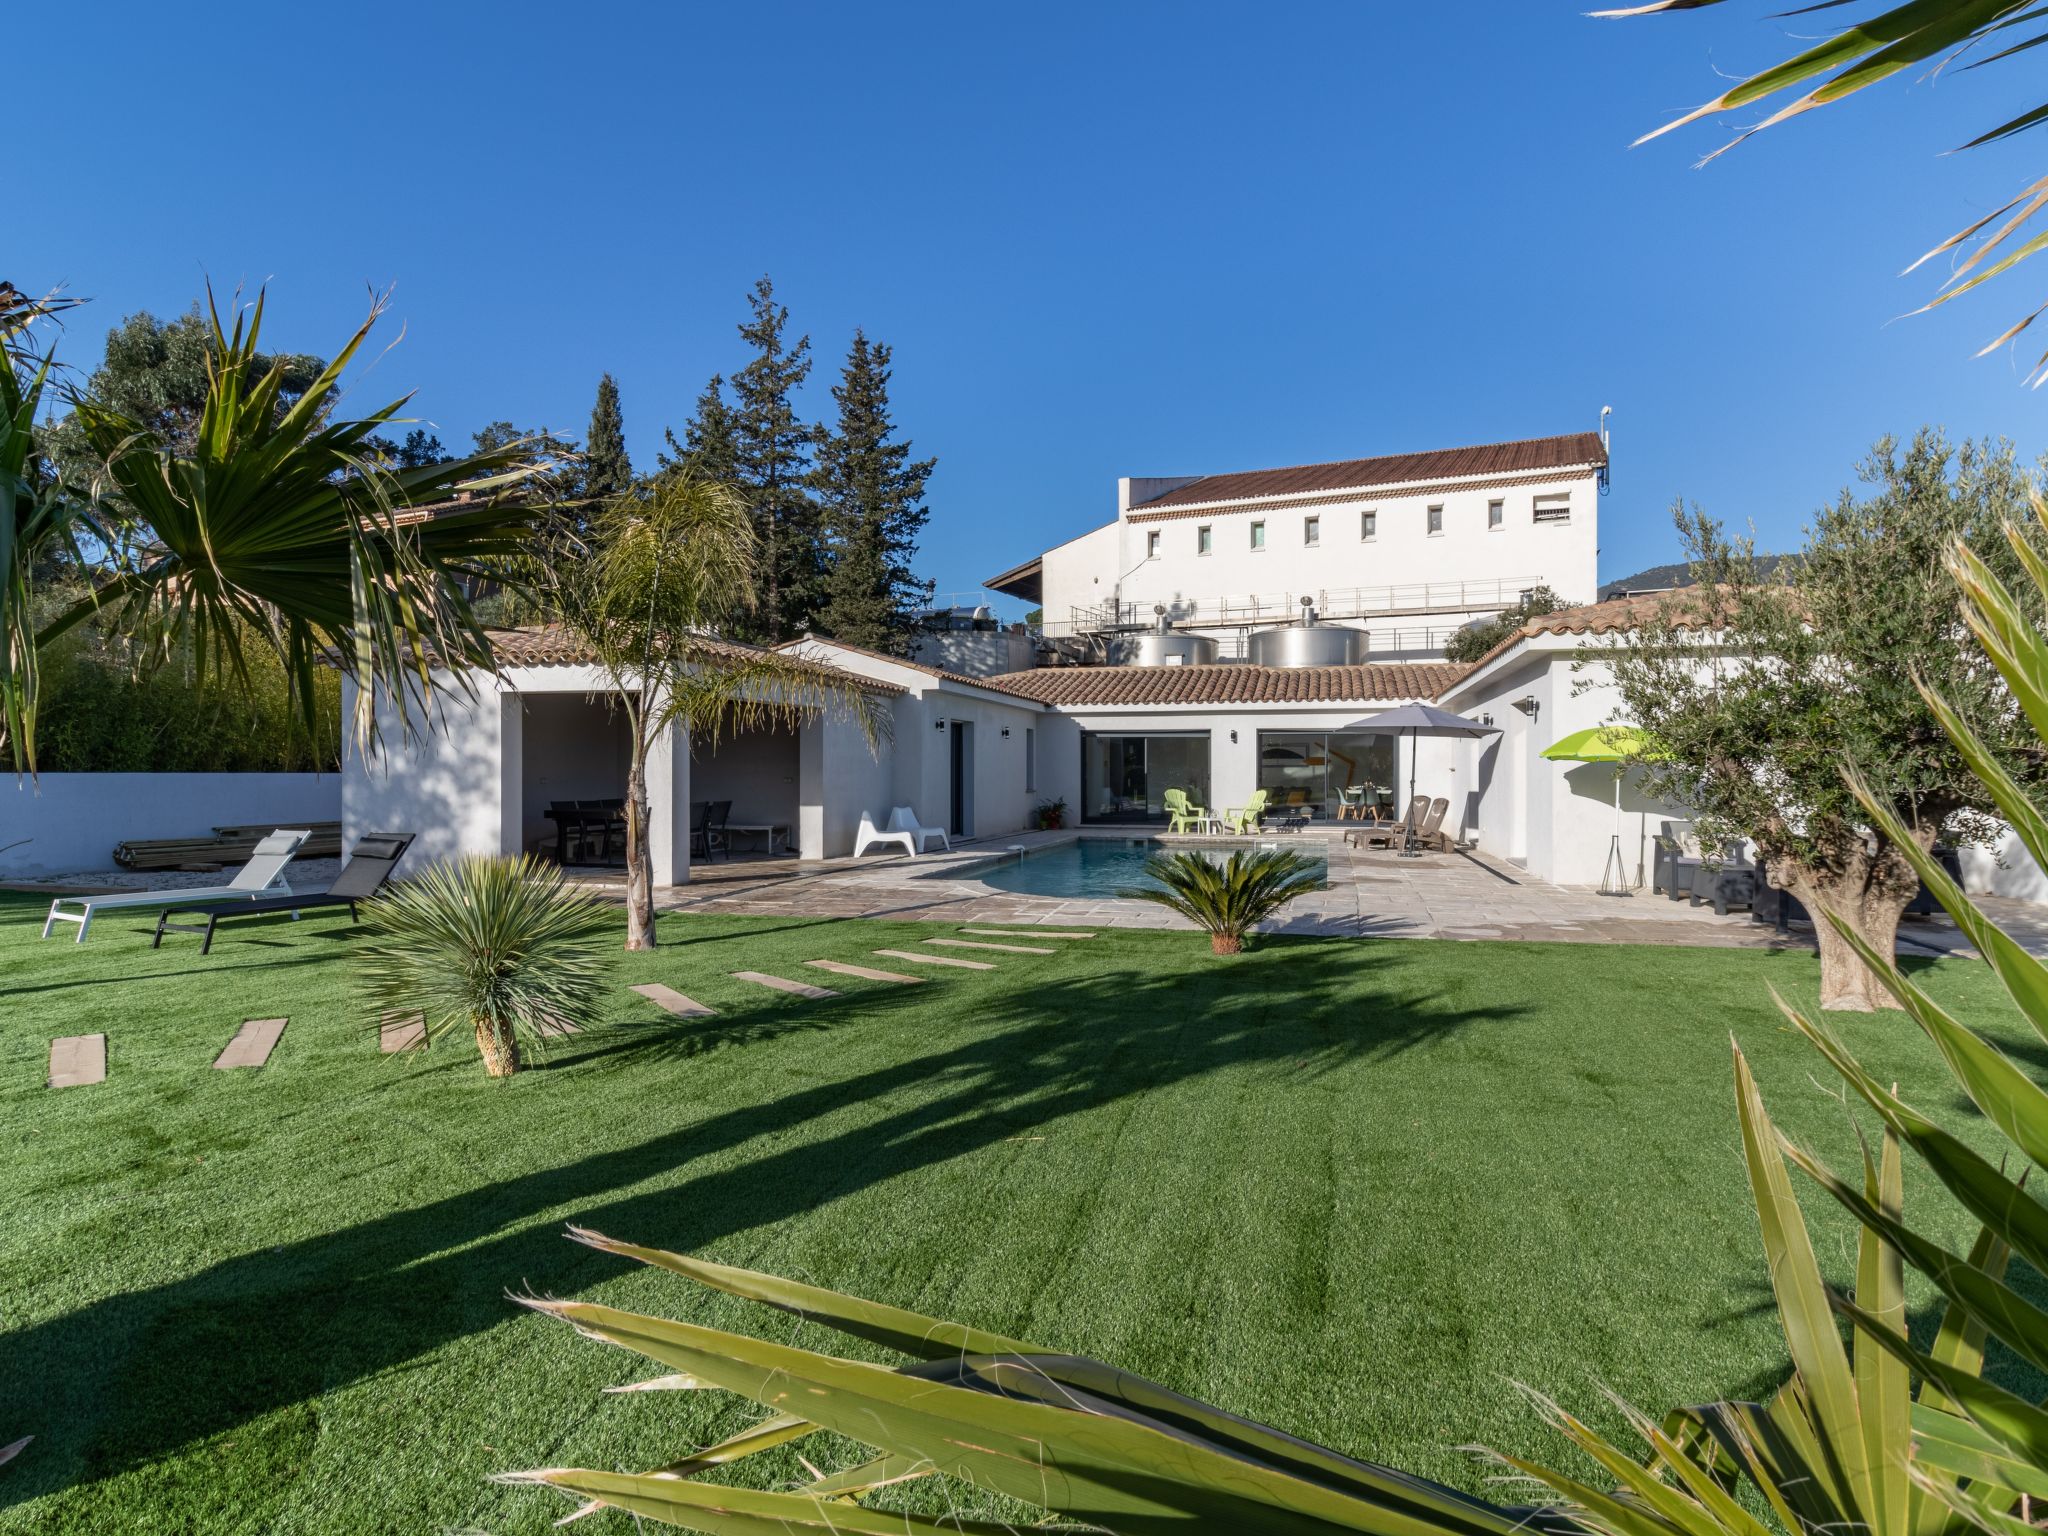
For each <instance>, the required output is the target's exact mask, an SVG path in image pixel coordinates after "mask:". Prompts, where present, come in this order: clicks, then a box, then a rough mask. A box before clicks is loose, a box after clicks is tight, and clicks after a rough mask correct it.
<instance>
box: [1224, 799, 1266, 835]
mask: <svg viewBox="0 0 2048 1536" xmlns="http://www.w3.org/2000/svg"><path fill="white" fill-rule="evenodd" d="M1265 814H1266V791H1264V790H1263V789H1255V790H1253V791H1252V797H1251V798H1250V799H1249V800H1247V801H1245V803H1244V808H1243V809H1242V810H1240V811H1239V812H1238V813H1237V819H1236V820H1234V821H1233V822H1231V824H1230V829H1231V831H1233V832H1237V833H1246V832H1256V831H1257V830H1258V828H1259V818H1261V817H1262V816H1264V815H1265Z"/></svg>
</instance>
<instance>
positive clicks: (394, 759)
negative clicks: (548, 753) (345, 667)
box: [341, 678, 521, 874]
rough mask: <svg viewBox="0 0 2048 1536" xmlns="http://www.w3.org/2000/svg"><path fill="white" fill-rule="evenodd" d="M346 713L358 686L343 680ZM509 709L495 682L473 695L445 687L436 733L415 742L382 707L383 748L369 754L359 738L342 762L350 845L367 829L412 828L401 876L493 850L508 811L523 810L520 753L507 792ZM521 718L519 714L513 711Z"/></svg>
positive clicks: (345, 837) (344, 828)
mask: <svg viewBox="0 0 2048 1536" xmlns="http://www.w3.org/2000/svg"><path fill="white" fill-rule="evenodd" d="M341 688H342V698H341V709H342V718H343V719H344V720H345V719H347V718H348V717H349V714H350V712H351V711H352V710H353V709H354V708H355V685H354V684H353V683H351V682H350V681H348V680H347V679H346V678H344V679H343V680H342V685H341ZM508 713H510V711H508V710H507V708H506V701H505V699H504V697H503V696H502V695H501V694H500V693H499V692H498V690H497V689H496V687H495V686H494V685H492V684H491V683H490V682H488V681H486V682H483V683H480V684H479V685H478V691H477V696H476V697H475V698H473V699H472V698H467V697H465V696H464V695H463V694H462V692H461V691H460V690H459V689H453V688H447V689H443V690H442V691H441V692H440V694H439V695H438V698H437V715H436V718H435V722H434V729H433V730H432V731H430V732H427V733H426V734H424V735H422V736H419V737H416V738H415V739H414V740H413V741H412V742H410V743H405V742H403V741H402V740H401V737H400V734H399V729H398V722H397V720H396V718H395V716H393V715H392V714H391V712H390V710H389V708H388V706H387V707H386V708H384V709H383V710H381V711H380V718H379V722H378V723H379V726H380V728H381V729H382V731H383V740H384V745H383V747H382V748H380V749H379V750H378V751H377V752H375V753H374V754H373V756H372V757H371V758H369V759H367V760H366V759H365V757H364V756H363V754H362V753H361V752H360V751H358V750H357V748H356V746H355V744H354V743H353V742H347V743H345V746H344V751H343V756H342V765H341V835H342V844H343V846H344V847H345V848H352V847H354V846H355V842H356V839H357V838H359V837H361V836H362V835H363V834H364V833H366V832H411V833H413V834H415V836H416V839H417V840H416V841H415V842H414V843H413V845H412V847H411V848H410V849H409V850H408V851H407V853H406V856H405V862H404V863H403V864H401V865H400V866H399V872H400V873H401V874H410V873H414V872H416V871H418V870H420V869H422V868H424V867H425V866H426V865H428V864H435V863H439V862H441V861H442V860H445V859H452V858H458V857H460V856H462V855H464V854H485V855H488V854H495V853H498V852H500V851H502V845H503V842H504V838H505V822H506V815H505V808H506V805H507V803H508V798H509V804H510V806H511V807H512V812H511V814H512V817H513V818H514V820H515V822H516V818H517V817H518V816H519V814H520V809H519V808H520V805H521V798H520V789H519V775H518V767H517V764H518V754H517V753H516V752H515V753H514V754H513V759H512V764H513V766H512V773H511V780H512V782H511V784H510V786H509V787H510V790H511V794H510V796H509V797H508V796H507V794H506V790H507V787H508V786H507V785H506V784H505V782H504V780H505V777H506V775H505V774H504V772H503V769H504V766H505V765H504V763H503V761H502V751H503V747H504V741H505V730H504V722H505V717H506V715H507V714H508ZM515 718H516V716H515Z"/></svg>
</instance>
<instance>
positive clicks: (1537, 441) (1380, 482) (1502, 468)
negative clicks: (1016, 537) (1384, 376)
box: [1131, 432, 1607, 514]
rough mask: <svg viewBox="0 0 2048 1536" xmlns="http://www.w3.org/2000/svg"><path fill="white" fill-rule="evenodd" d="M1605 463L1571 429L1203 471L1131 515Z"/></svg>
mask: <svg viewBox="0 0 2048 1536" xmlns="http://www.w3.org/2000/svg"><path fill="white" fill-rule="evenodd" d="M1606 462H1607V449H1606V446H1605V445H1604V444H1602V443H1601V441H1600V435H1599V434H1598V433H1597V432H1572V433H1567V434H1566V435H1564V436H1562V437H1531V438H1524V439H1522V440H1521V441H1519V442H1513V443H1481V444H1478V445H1476V446H1474V447H1470V448H1438V449H1433V450H1431V451H1429V452H1426V453H1391V454H1384V455H1382V456H1380V457H1378V458H1372V459H1340V460H1337V461H1335V462H1333V463H1329V464H1298V465H1295V466H1293V467H1292V468H1288V469H1254V470H1247V471H1244V472H1242V473H1239V474H1224V475H1204V476H1203V477H1202V478H1201V479H1199V480H1196V481H1193V482H1192V483H1190V484H1187V485H1183V486H1181V487H1179V488H1178V489H1176V490H1171V491H1168V492H1167V493H1166V494H1165V495H1163V496H1155V497H1153V498H1152V499H1151V500H1150V501H1147V502H1144V503H1141V504H1140V505H1138V506H1136V507H1133V508H1132V509H1131V511H1132V512H1133V514H1137V513H1141V512H1159V511H1164V510H1166V509H1167V508H1170V507H1188V506H1204V505H1207V504H1209V503H1211V502H1219V501H1248V500H1252V499H1254V498H1257V497H1261V496H1297V495H1305V494H1307V493H1309V492H1313V491H1354V490H1356V491H1363V490H1371V489H1373V488H1374V487H1377V486H1384V485H1406V484H1408V483H1409V482H1410V481H1417V480H1444V479H1453V480H1455V479H1464V478H1466V477H1469V476H1475V475H1513V474H1522V473H1526V472H1527V471H1530V470H1540V469H1564V468H1567V467H1573V466H1578V465H1594V466H1598V465H1604V464H1605V463H1606Z"/></svg>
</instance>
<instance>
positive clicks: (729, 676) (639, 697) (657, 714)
mask: <svg viewBox="0 0 2048 1536" xmlns="http://www.w3.org/2000/svg"><path fill="white" fill-rule="evenodd" d="M758 570H759V567H758V559H757V544H756V539H755V534H754V527H753V520H752V519H751V518H750V517H749V516H748V513H747V505H746V503H745V501H744V500H742V499H741V497H740V496H739V495H738V494H737V493H736V492H734V491H733V490H732V489H731V488H729V487H727V486H724V485H720V484H718V483H716V482H714V481H712V480H709V479H706V478H704V477H703V476H702V475H700V474H698V473H696V472H695V471H694V470H692V469H690V468H689V467H687V466H685V467H682V468H679V469H677V470H675V471H674V472H672V473H670V474H668V475H666V476H664V477H663V478H662V479H661V480H659V481H657V482H656V483H655V484H654V485H653V486H652V487H651V488H649V490H648V491H647V492H646V493H645V494H641V493H638V492H633V493H628V494H627V495H624V496H619V497H615V498H613V499H612V500H611V501H609V502H606V503H605V504H604V505H603V506H601V507H600V508H598V509H597V511H596V513H595V515H594V517H593V519H592V524H591V537H590V543H589V545H588V546H587V548H586V549H585V550H584V552H583V554H582V557H581V558H571V559H566V560H564V561H563V562H562V563H561V565H560V568H559V570H558V572H557V575H558V577H559V580H560V585H559V586H558V588H557V590H556V594H555V595H556V601H557V603H558V606H559V607H560V609H561V612H562V614H563V617H564V619H565V621H566V622H567V623H568V625H569V626H570V627H571V628H572V629H574V630H575V631H576V632H577V633H578V634H579V635H580V636H581V637H582V638H583V640H584V642H585V643H586V644H587V645H588V646H589V648H590V651H591V654H592V655H593V656H595V657H596V658H597V665H598V666H599V667H600V668H601V669H602V670H603V671H604V672H605V674H606V677H607V681H608V682H609V683H610V685H611V692H612V694H613V696H614V697H615V699H616V700H617V703H618V706H619V708H620V709H622V710H623V711H624V712H625V716H626V724H627V728H628V734H629V737H630V743H631V745H630V749H629V757H628V767H627V775H626V911H627V923H626V947H627V948H628V949H652V948H654V945H655V935H654V870H653V864H652V862H651V860H650V857H649V850H648V846H647V827H648V805H647V755H648V751H649V749H650V747H651V746H652V745H653V743H654V741H655V740H656V739H657V737H658V736H659V735H660V734H661V733H662V732H664V731H666V730H668V729H669V728H670V727H671V726H680V727H682V728H683V729H685V730H686V731H687V732H688V733H689V735H690V737H691V739H692V740H693V741H701V742H704V743H707V744H715V743H716V742H717V740H718V738H719V736H720V735H721V734H722V733H724V732H725V731H728V730H758V729H761V728H763V727H765V726H771V725H784V726H799V725H801V724H803V722H804V721H805V720H807V719H809V718H811V717H812V716H814V715H815V714H817V713H818V712H819V711H821V710H832V711H838V712H841V713H844V714H846V715H849V716H851V717H852V718H853V719H854V720H855V721H856V722H857V723H858V724H859V725H860V728H861V731H862V733H863V734H864V735H865V736H866V737H867V739H868V744H869V746H870V748H873V747H874V745H875V744H876V743H877V742H878V741H879V740H880V739H881V738H882V737H883V736H885V735H886V734H887V732H888V728H889V724H890V721H889V718H888V716H887V715H886V714H885V713H883V712H881V711H880V710H878V709H877V707H876V704H875V700H874V696H873V695H872V694H871V693H870V692H869V691H868V690H867V689H866V688H864V687H863V686H862V685H861V684H860V683H859V682H858V681H856V680H855V679H853V678H850V677H847V676H846V675H845V674H843V673H839V672H836V671H833V670H832V669H830V668H826V667H821V666H818V665H817V664H815V663H812V662H807V661H804V660H802V659H800V658H796V657H789V656H782V655H778V654H776V653H775V652H772V651H758V650H755V649H753V648H752V647H750V646H742V645H737V644H734V643H732V642H730V641H726V640H721V639H720V638H718V635H717V631H718V629H719V628H720V627H721V626H723V625H725V624H728V623H730V622H731V621H732V620H733V619H735V618H737V617H738V616H740V615H741V614H743V613H745V612H747V611H749V610H750V609H751V608H752V607H753V606H754V593H755V591H756V588H757V585H758V583H757V579H756V578H757V575H758Z"/></svg>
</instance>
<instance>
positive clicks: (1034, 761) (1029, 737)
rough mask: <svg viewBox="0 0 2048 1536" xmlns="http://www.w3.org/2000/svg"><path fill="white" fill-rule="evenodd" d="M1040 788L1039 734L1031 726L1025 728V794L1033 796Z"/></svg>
mask: <svg viewBox="0 0 2048 1536" xmlns="http://www.w3.org/2000/svg"><path fill="white" fill-rule="evenodd" d="M1037 788H1038V732H1037V731H1036V730H1034V729H1032V727H1030V726H1028V725H1027V726H1025V727H1024V793H1025V794H1027V795H1028V794H1031V793H1033V792H1034V791H1036V790H1037Z"/></svg>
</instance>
